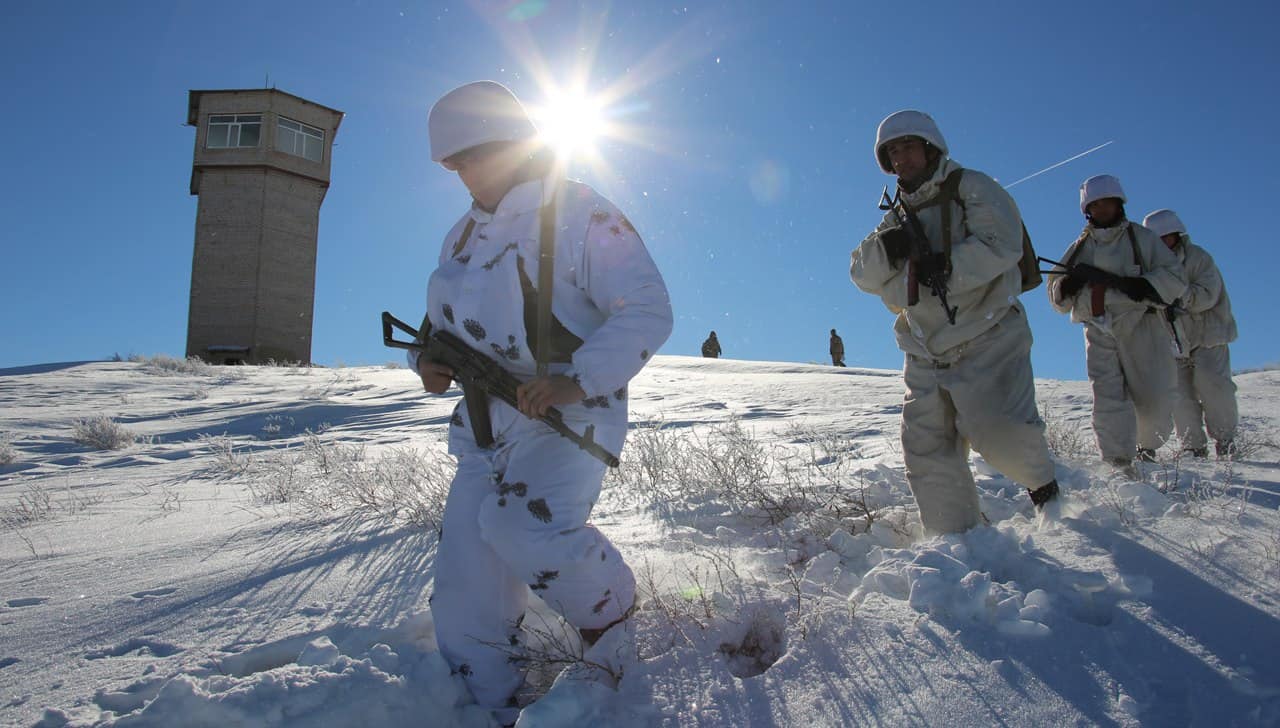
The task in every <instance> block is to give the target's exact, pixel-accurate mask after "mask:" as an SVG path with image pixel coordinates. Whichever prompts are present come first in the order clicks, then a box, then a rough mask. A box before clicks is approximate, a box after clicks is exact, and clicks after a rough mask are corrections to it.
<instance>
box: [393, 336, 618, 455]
mask: <svg viewBox="0 0 1280 728" xmlns="http://www.w3.org/2000/svg"><path fill="white" fill-rule="evenodd" d="M393 327H394V328H397V329H400V330H401V331H402V332H404V333H406V334H408V335H410V336H412V337H413V341H397V340H396V339H395V337H394V334H393V332H392V328H393ZM382 343H383V345H384V346H391V347H395V348H398V349H409V350H410V351H417V352H420V353H421V355H422V356H425V357H427V361H430V362H435V363H437V364H443V365H445V366H447V367H449V368H450V369H451V370H453V378H454V379H455V380H457V382H458V384H459V385H461V386H462V397H463V401H465V402H466V404H467V415H468V417H469V419H470V420H471V430H472V432H473V434H474V436H475V439H476V444H477V445H479V446H480V447H490V446H492V445H493V442H494V439H493V425H492V423H490V421H489V398H490V397H493V398H496V399H497V400H498V401H500V402H505V403H506V404H508V405H510V406H511V408H512V409H515V410H517V411H518V410H519V408H518V407H517V405H516V388H517V387H519V386H520V380H518V379H516V378H515V376H513V375H512V374H511V372H508V371H507V370H506V369H503V368H502V366H501V365H500V364H498V363H497V362H496V361H494V360H493V359H490V358H489V357H487V356H485V355H484V354H481V353H480V352H478V351H476V350H475V349H472V348H471V347H470V346H467V344H466V342H464V341H463V340H462V339H460V338H458V337H457V336H454V335H453V334H451V333H449V332H448V331H443V330H441V329H435V330H432V328H431V322H430V321H428V320H427V319H426V318H424V319H423V320H422V326H421V328H420V329H417V330H415V329H414V328H413V327H412V326H410V325H409V324H406V323H405V322H403V321H401V320H400V319H398V318H396V317H395V316H392V315H391V314H390V313H389V312H387V311H383V312H382ZM534 419H537V420H538V421H539V422H542V423H544V424H545V425H547V426H548V427H550V428H551V429H552V430H554V431H555V433H556V434H557V435H560V436H561V437H563V438H565V439H567V440H568V441H570V442H572V443H573V444H575V445H577V446H578V447H579V448H581V449H582V450H584V451H585V452H586V453H587V454H588V455H590V456H592V457H594V458H596V459H597V460H599V461H600V462H602V463H604V464H605V465H608V466H609V467H611V468H616V467H618V457H617V456H616V455H614V454H613V453H611V452H609V451H608V450H605V449H604V448H603V447H601V446H600V445H599V444H598V443H596V441H595V440H594V439H593V436H594V434H595V426H594V425H587V428H586V431H584V432H583V433H582V434H581V435H579V434H578V433H576V432H574V431H573V430H571V429H569V426H568V425H566V424H565V423H564V415H562V414H561V413H560V410H558V409H556V408H554V407H548V408H547V411H546V414H544V415H542V416H541V417H536V418H534Z"/></svg>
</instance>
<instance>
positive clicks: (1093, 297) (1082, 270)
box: [1036, 256, 1120, 316]
mask: <svg viewBox="0 0 1280 728" xmlns="http://www.w3.org/2000/svg"><path fill="white" fill-rule="evenodd" d="M1036 261H1037V262H1040V263H1048V264H1049V265H1052V266H1055V267H1056V268H1057V270H1042V271H1040V274H1041V275H1067V276H1070V275H1076V276H1079V278H1080V279H1082V280H1083V281H1084V282H1085V283H1087V284H1089V285H1090V286H1092V288H1091V292H1090V299H1089V306H1090V310H1091V312H1092V313H1093V315H1094V316H1101V315H1102V314H1103V313H1104V312H1105V311H1106V299H1105V296H1106V293H1107V289H1108V288H1116V287H1117V285H1116V284H1117V283H1119V282H1120V276H1118V275H1116V274H1114V273H1108V272H1106V271H1105V270H1102V269H1101V268H1097V267H1094V266H1092V265H1086V264H1083V263H1077V264H1076V265H1067V264H1066V263H1063V262H1061V261H1057V260H1054V259H1053V258H1044V257H1041V256H1036Z"/></svg>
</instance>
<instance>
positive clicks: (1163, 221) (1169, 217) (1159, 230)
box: [1142, 210, 1187, 238]
mask: <svg viewBox="0 0 1280 728" xmlns="http://www.w3.org/2000/svg"><path fill="white" fill-rule="evenodd" d="M1142 226H1143V227H1148V228H1151V232H1153V233H1155V234H1156V235H1159V236H1160V237H1162V238H1163V237H1164V236H1166V235H1168V234H1170V233H1182V234H1184V235H1185V234H1186V233H1187V226H1186V225H1183V224H1182V220H1180V219H1179V218H1178V213H1176V212H1174V211H1173V210H1156V211H1155V212H1153V213H1151V214H1150V215H1147V216H1146V217H1145V218H1143V219H1142Z"/></svg>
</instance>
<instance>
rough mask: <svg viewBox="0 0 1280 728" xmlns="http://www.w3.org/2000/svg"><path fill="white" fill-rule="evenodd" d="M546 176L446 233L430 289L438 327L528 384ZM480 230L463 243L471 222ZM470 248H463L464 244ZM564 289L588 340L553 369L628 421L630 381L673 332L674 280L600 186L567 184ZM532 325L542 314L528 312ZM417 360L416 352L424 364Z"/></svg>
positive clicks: (561, 295)
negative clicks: (531, 292)
mask: <svg viewBox="0 0 1280 728" xmlns="http://www.w3.org/2000/svg"><path fill="white" fill-rule="evenodd" d="M542 200H543V182H542V181H541V180H534V181H530V182H525V183H522V184H519V185H517V186H516V187H514V188H512V189H511V190H510V191H509V192H508V193H507V195H506V196H505V197H504V198H503V199H502V201H501V202H500V203H499V204H498V207H497V209H496V210H495V211H494V212H493V213H488V212H485V211H483V210H481V209H479V208H478V207H475V206H473V207H472V209H471V210H470V211H468V212H467V214H466V215H463V217H462V219H461V220H459V221H458V223H457V224H456V225H454V226H453V229H452V230H450V231H449V234H448V235H446V236H445V240H444V245H443V246H442V247H441V250H440V259H439V267H438V268H437V269H436V270H435V272H434V273H432V275H431V280H430V283H429V285H428V288H427V312H428V316H429V317H430V319H431V325H432V326H433V327H439V328H443V329H446V330H448V331H450V332H452V333H454V334H456V335H457V336H459V337H460V338H462V340H463V341H466V342H467V343H468V344H470V345H471V346H473V347H474V348H476V349H477V350H479V351H482V352H484V353H485V354H487V355H489V356H490V357H492V358H494V359H495V360H497V361H499V362H501V364H502V365H503V367H505V368H506V369H507V370H508V371H510V372H512V373H513V374H514V375H516V377H517V378H519V379H521V380H527V379H530V378H532V377H533V376H534V374H535V369H536V366H535V362H534V358H533V356H532V354H531V353H530V349H531V347H530V339H531V338H532V337H533V336H534V332H532V331H526V327H525V321H526V314H527V313H531V312H532V310H536V309H530V310H529V311H526V305H529V306H532V300H533V299H532V298H531V299H530V301H528V302H526V300H525V295H524V294H525V287H526V286H522V279H523V281H524V283H525V284H526V285H528V284H531V285H532V286H533V287H535V288H536V286H537V281H538V253H539V250H538V247H539V243H538V230H539V209H540V207H541V205H542ZM470 221H475V225H474V226H473V229H472V230H471V234H470V235H469V236H467V239H466V240H465V241H463V240H461V238H462V236H463V233H464V231H465V230H466V228H467V224H468V222H470ZM459 246H461V247H459ZM554 272H555V286H554V288H553V294H552V304H551V311H552V314H553V315H554V317H555V318H556V319H558V320H559V321H560V322H561V323H562V324H563V325H564V328H565V329H567V330H568V331H569V332H570V333H572V334H573V335H574V336H576V337H577V338H578V339H580V340H581V342H582V343H581V345H580V346H579V347H578V348H577V350H576V351H574V352H573V354H572V361H570V362H564V363H560V364H554V363H553V364H552V365H551V367H550V370H551V372H552V373H562V374H565V375H567V376H570V377H572V378H573V379H574V380H575V381H577V382H578V384H579V385H580V386H581V387H582V389H583V391H584V392H586V397H587V398H586V399H585V400H584V401H583V403H584V404H585V405H586V406H587V407H588V408H591V407H593V403H597V402H600V401H601V400H604V403H602V404H600V405H599V406H601V407H606V406H608V405H607V402H608V400H610V399H613V400H617V401H615V403H614V406H613V407H612V408H610V409H612V410H614V411H618V412H620V414H621V417H622V420H623V421H624V422H625V418H626V404H625V400H626V385H627V382H628V381H629V380H630V379H631V378H632V377H634V376H635V375H636V373H638V372H639V371H640V369H641V368H642V367H643V366H644V365H645V362H647V361H648V360H649V358H650V357H651V356H652V355H653V354H654V353H655V352H656V351H657V350H658V347H659V346H661V345H662V344H663V342H665V341H666V339H667V337H668V336H669V335H670V333H671V327H672V314H671V303H670V299H669V297H668V294H667V287H666V284H665V283H664V282H663V279H662V275H661V274H660V273H659V272H658V269H657V267H656V266H655V265H654V263H653V259H652V258H651V257H650V256H649V252H648V250H646V249H645V246H644V242H643V241H641V239H640V236H639V235H638V234H637V233H636V230H635V228H634V227H632V225H631V223H630V222H629V221H628V220H627V218H626V217H625V216H623V215H622V213H621V212H619V211H618V209H617V208H616V207H614V206H613V204H612V203H610V202H609V201H608V200H607V199H605V198H604V197H603V196H601V195H600V194H599V193H598V192H596V191H595V190H593V189H592V188H591V187H589V186H587V185H585V184H582V183H580V182H572V181H571V182H566V183H564V184H563V185H562V186H561V187H560V189H559V191H558V193H557V195H556V243H555V270H554ZM528 320H529V321H531V322H532V321H533V320H534V319H533V318H529V319H528ZM416 364H417V357H416V355H415V354H413V353H411V355H410V365H412V366H414V367H415V370H416Z"/></svg>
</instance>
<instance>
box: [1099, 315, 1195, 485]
mask: <svg viewBox="0 0 1280 728" xmlns="http://www.w3.org/2000/svg"><path fill="white" fill-rule="evenodd" d="M1084 342H1085V363H1086V367H1087V369H1088V372H1089V382H1090V384H1092V385H1093V433H1094V435H1095V436H1096V437H1097V439H1098V449H1099V450H1100V451H1101V452H1102V457H1103V458H1104V459H1107V460H1124V461H1129V460H1132V459H1133V456H1134V453H1135V451H1136V450H1137V448H1139V447H1142V448H1149V449H1151V450H1156V449H1158V448H1159V447H1160V446H1161V445H1163V444H1164V442H1165V440H1167V439H1169V435H1170V433H1172V432H1173V403H1174V399H1175V397H1176V396H1177V394H1176V386H1177V385H1176V381H1177V364H1176V363H1175V362H1174V357H1173V349H1172V348H1171V347H1172V344H1171V342H1170V338H1169V331H1168V329H1166V328H1165V326H1164V323H1163V322H1162V321H1161V320H1160V316H1159V314H1156V313H1146V314H1143V315H1142V317H1141V318H1140V319H1139V321H1138V322H1137V324H1136V325H1135V326H1134V327H1133V330H1132V331H1130V332H1128V333H1127V334H1125V335H1124V336H1119V337H1118V336H1115V335H1113V334H1112V333H1110V332H1108V331H1105V330H1103V329H1102V328H1101V327H1098V326H1094V325H1092V324H1086V325H1085V327H1084Z"/></svg>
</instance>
